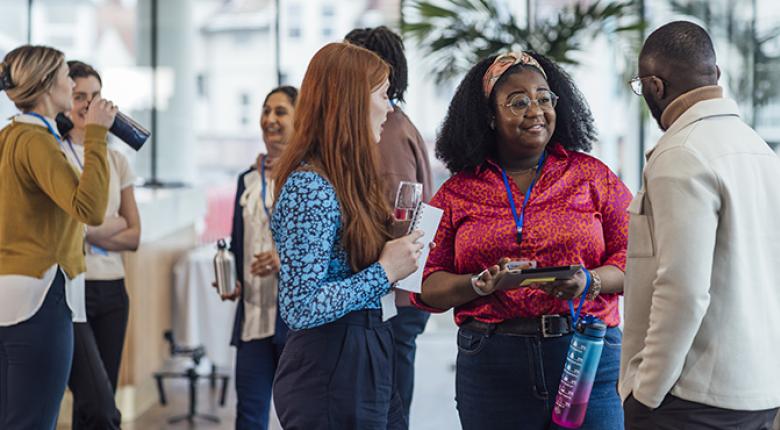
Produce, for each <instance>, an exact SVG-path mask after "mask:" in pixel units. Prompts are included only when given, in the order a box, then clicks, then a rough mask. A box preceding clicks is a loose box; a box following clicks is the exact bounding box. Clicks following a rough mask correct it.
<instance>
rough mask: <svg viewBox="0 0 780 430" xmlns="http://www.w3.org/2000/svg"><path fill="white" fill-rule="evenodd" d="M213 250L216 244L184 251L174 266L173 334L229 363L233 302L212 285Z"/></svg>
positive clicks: (216, 360)
mask: <svg viewBox="0 0 780 430" xmlns="http://www.w3.org/2000/svg"><path fill="white" fill-rule="evenodd" d="M216 252H217V247H216V246H215V245H213V244H211V245H204V246H201V247H199V248H196V249H194V250H192V251H190V252H189V253H187V254H185V255H184V256H183V257H182V258H181V259H180V260H179V261H178V262H177V263H176V265H175V266H174V268H173V278H174V279H173V303H172V305H173V314H172V319H173V334H174V336H175V339H176V342H177V343H178V344H180V345H182V346H190V347H194V346H197V345H203V346H204V347H205V348H206V357H207V358H208V359H209V360H210V361H211V362H213V363H214V364H216V365H217V366H225V367H232V365H233V361H234V360H233V356H234V352H233V348H231V346H230V335H231V332H232V330H233V319H234V317H235V315H236V302H231V301H224V302H223V301H222V299H220V297H219V294H217V291H216V289H214V287H212V286H211V283H212V282H214V263H213V259H214V255H215V254H216ZM138 305H140V306H143V304H137V306H138Z"/></svg>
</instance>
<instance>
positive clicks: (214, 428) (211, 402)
mask: <svg viewBox="0 0 780 430" xmlns="http://www.w3.org/2000/svg"><path fill="white" fill-rule="evenodd" d="M231 382H232V381H231ZM199 388H200V389H199V390H198V412H200V413H206V414H210V415H214V416H216V417H218V418H219V419H220V422H219V423H212V422H211V421H206V420H203V419H195V420H194V422H193V423H190V422H188V421H186V420H185V421H180V422H179V423H177V424H170V423H168V419H169V418H170V417H174V416H178V415H185V414H186V413H187V411H188V408H189V391H188V387H187V383H186V381H170V382H166V395H167V397H168V404H167V405H166V406H162V405H160V404H159V403H158V404H157V405H156V406H154V407H153V408H152V409H150V410H149V411H148V412H146V413H145V414H144V415H142V416H141V417H139V418H138V419H136V420H134V421H132V422H128V423H123V424H122V428H123V429H125V430H163V429H166V430H167V429H211V430H222V429H225V430H227V429H233V428H234V427H235V416H236V413H235V412H236V406H235V405H236V399H235V390H234V389H233V387H232V385H231V386H230V387H229V388H228V399H227V402H226V403H225V406H224V407H219V406H218V403H219V390H218V389H217V390H214V391H212V390H211V389H210V388H209V384H208V383H207V382H204V383H201V384H200V387H199Z"/></svg>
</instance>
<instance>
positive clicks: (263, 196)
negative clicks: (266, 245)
mask: <svg viewBox="0 0 780 430" xmlns="http://www.w3.org/2000/svg"><path fill="white" fill-rule="evenodd" d="M267 157H268V156H267V155H263V161H262V163H260V179H261V180H262V182H261V183H262V184H263V188H262V192H261V194H262V196H261V198H262V199H263V209H264V210H265V214H266V215H268V221H270V220H271V211H270V210H269V209H268V206H266V204H265V193H266V192H267V185H266V181H265V159H266V158H267Z"/></svg>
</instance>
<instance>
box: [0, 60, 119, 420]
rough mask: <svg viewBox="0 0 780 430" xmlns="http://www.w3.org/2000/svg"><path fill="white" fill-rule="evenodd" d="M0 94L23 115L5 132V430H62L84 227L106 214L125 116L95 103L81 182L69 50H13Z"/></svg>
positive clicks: (0, 216) (1, 351)
mask: <svg viewBox="0 0 780 430" xmlns="http://www.w3.org/2000/svg"><path fill="white" fill-rule="evenodd" d="M0 90H5V92H6V94H7V95H8V98H9V99H11V101H12V102H13V103H14V104H15V105H16V107H17V108H18V109H19V110H20V111H22V112H23V113H22V114H20V115H18V116H16V117H14V118H13V120H12V122H11V123H10V124H8V125H7V126H6V127H5V128H3V129H2V130H0V428H3V429H54V427H55V425H56V420H57V413H58V411H59V405H60V401H61V399H62V395H63V392H64V391H65V384H66V382H67V379H68V374H69V372H70V366H71V359H72V357H73V324H72V322H71V320H73V321H85V319H86V315H85V312H84V308H85V306H84V276H83V272H84V271H85V264H84V224H89V225H99V224H101V223H102V222H103V216H104V214H105V212H106V205H107V202H108V183H109V171H108V160H107V155H106V134H107V133H108V127H109V126H110V125H111V124H112V123H113V121H114V116H115V115H116V112H117V109H116V107H115V106H114V105H113V104H112V103H111V102H109V101H107V100H100V99H99V100H94V101H93V103H92V104H91V106H90V108H89V111H88V113H87V121H86V122H87V124H89V125H88V126H87V129H86V137H85V143H84V170H83V173H81V175H78V174H77V173H76V171H75V170H74V169H73V168H72V167H71V165H70V163H69V162H68V160H67V159H66V158H65V155H64V153H63V152H62V151H61V149H60V144H61V142H62V137H61V136H60V135H59V133H58V131H57V129H56V125H55V122H54V117H55V116H56V115H57V114H58V113H60V112H66V111H68V110H70V108H71V103H72V101H71V93H72V91H73V81H72V80H71V79H70V77H69V76H68V66H67V64H66V63H65V58H64V55H63V54H62V52H60V51H58V50H56V49H53V48H49V47H44V46H30V45H25V46H21V47H19V48H16V49H14V50H13V51H11V52H9V53H8V55H6V56H5V59H4V60H3V62H2V63H0Z"/></svg>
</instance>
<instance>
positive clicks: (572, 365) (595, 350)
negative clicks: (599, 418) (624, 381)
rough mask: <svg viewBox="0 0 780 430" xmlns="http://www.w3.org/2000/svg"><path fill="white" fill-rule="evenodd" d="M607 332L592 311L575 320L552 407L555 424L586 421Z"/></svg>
mask: <svg viewBox="0 0 780 430" xmlns="http://www.w3.org/2000/svg"><path fill="white" fill-rule="evenodd" d="M606 332H607V326H606V324H604V322H603V321H601V320H600V319H598V318H596V317H594V316H592V315H585V316H583V317H582V318H580V319H579V321H578V322H577V325H576V327H575V331H574V336H573V337H572V339H571V343H570V344H569V351H568V352H567V353H566V364H565V365H564V367H563V374H562V375H561V382H560V385H558V396H557V397H556V398H555V406H554V407H553V416H552V418H553V422H554V423H555V424H558V425H559V426H561V427H565V428H570V429H576V428H579V427H580V426H581V425H582V422H583V421H585V411H586V410H587V409H588V399H589V398H590V390H591V389H592V388H593V381H594V379H595V378H596V371H597V370H598V367H599V361H600V360H601V350H602V349H603V348H604V335H605V334H606Z"/></svg>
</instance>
